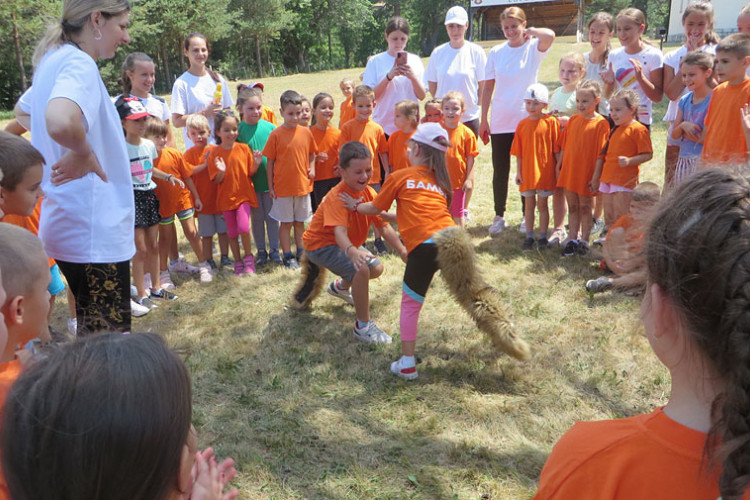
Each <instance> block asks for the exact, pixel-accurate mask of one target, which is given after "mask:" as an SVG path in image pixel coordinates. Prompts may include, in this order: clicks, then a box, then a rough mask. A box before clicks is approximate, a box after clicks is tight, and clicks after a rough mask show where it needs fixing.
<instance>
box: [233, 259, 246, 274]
mask: <svg viewBox="0 0 750 500" xmlns="http://www.w3.org/2000/svg"><path fill="white" fill-rule="evenodd" d="M243 274H245V264H243V263H242V262H239V261H238V262H235V263H234V275H235V276H242V275H243Z"/></svg>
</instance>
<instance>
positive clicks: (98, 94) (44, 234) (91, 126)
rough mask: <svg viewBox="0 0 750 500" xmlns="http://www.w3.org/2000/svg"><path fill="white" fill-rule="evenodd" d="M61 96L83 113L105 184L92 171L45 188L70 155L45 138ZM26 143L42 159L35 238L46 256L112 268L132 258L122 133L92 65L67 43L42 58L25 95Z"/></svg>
mask: <svg viewBox="0 0 750 500" xmlns="http://www.w3.org/2000/svg"><path fill="white" fill-rule="evenodd" d="M56 98H65V99H69V100H71V101H73V102H74V103H75V104H77V105H78V107H79V108H81V111H82V113H83V117H82V120H83V124H84V127H85V128H86V140H87V142H88V144H89V146H90V147H91V149H92V150H93V151H94V154H95V155H96V157H97V158H98V159H99V163H100V164H101V166H102V168H103V169H104V172H105V173H106V174H107V178H108V182H104V181H102V180H101V179H100V178H99V177H98V176H97V175H96V174H93V173H90V174H88V175H86V176H84V177H82V178H80V179H76V180H74V181H70V182H68V183H65V184H62V185H60V186H53V185H52V183H51V182H50V174H51V171H52V170H51V169H52V165H53V164H54V163H55V162H57V161H58V160H59V159H60V157H62V155H63V153H65V152H66V151H67V150H66V149H65V148H63V147H62V146H60V145H59V144H58V143H56V142H55V141H53V140H52V138H51V137H50V136H49V134H47V126H46V123H45V118H44V116H45V112H46V109H47V104H48V103H49V101H50V100H52V99H56ZM27 102H28V103H30V109H29V110H28V111H29V113H30V114H31V144H33V145H34V147H36V148H37V149H38V150H39V151H40V152H41V153H42V155H44V159H45V166H44V176H43V178H42V188H43V189H44V192H45V197H44V200H43V202H42V215H41V221H40V223H39V236H40V237H41V238H42V240H43V241H44V245H45V248H46V250H47V253H48V254H49V256H50V257H52V258H54V259H58V260H62V261H66V262H74V263H79V264H87V263H98V264H105V263H114V262H122V261H125V260H129V259H130V258H131V257H133V255H134V254H135V244H134V241H135V240H134V228H135V207H134V202H133V185H132V183H131V180H130V162H129V161H128V153H127V150H126V148H125V135H124V134H123V132H122V124H121V123H120V117H119V116H118V114H117V110H115V107H114V106H113V105H112V101H111V100H110V98H109V93H108V92H107V88H106V87H105V86H104V82H102V79H101V76H100V75H99V68H97V66H96V62H94V60H93V59H92V58H91V56H89V55H88V54H86V53H85V52H83V51H82V50H79V49H78V48H76V47H74V46H73V45H70V44H65V45H63V46H62V47H60V48H59V49H53V50H51V51H49V52H47V54H45V56H44V57H43V58H42V60H41V62H40V63H39V66H38V67H37V69H36V72H35V73H34V86H33V88H32V90H31V91H30V95H29V96H28V100H27Z"/></svg>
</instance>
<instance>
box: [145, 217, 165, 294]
mask: <svg viewBox="0 0 750 500" xmlns="http://www.w3.org/2000/svg"><path fill="white" fill-rule="evenodd" d="M146 250H147V252H148V254H147V256H146V261H145V263H144V270H145V271H146V272H148V273H150V274H151V287H152V288H153V289H155V290H158V289H159V288H160V285H161V283H160V282H159V225H158V224H157V225H155V226H151V227H148V228H146Z"/></svg>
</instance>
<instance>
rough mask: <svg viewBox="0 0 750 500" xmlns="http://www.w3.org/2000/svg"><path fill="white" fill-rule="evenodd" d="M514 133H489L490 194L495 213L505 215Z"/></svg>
mask: <svg viewBox="0 0 750 500" xmlns="http://www.w3.org/2000/svg"><path fill="white" fill-rule="evenodd" d="M514 136H515V133H513V132H509V133H507V134H491V135H490V140H491V142H492V168H493V173H492V194H493V196H494V198H495V215H499V216H500V217H504V216H505V209H506V204H507V201H508V177H509V176H510V147H511V146H512V145H513V137H514Z"/></svg>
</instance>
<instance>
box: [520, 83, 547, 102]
mask: <svg viewBox="0 0 750 500" xmlns="http://www.w3.org/2000/svg"><path fill="white" fill-rule="evenodd" d="M523 100H524V101H539V102H543V103H544V104H549V90H547V87H545V86H544V85H542V84H541V83H532V84H531V85H529V88H527V89H526V93H525V94H524V96H523Z"/></svg>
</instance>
